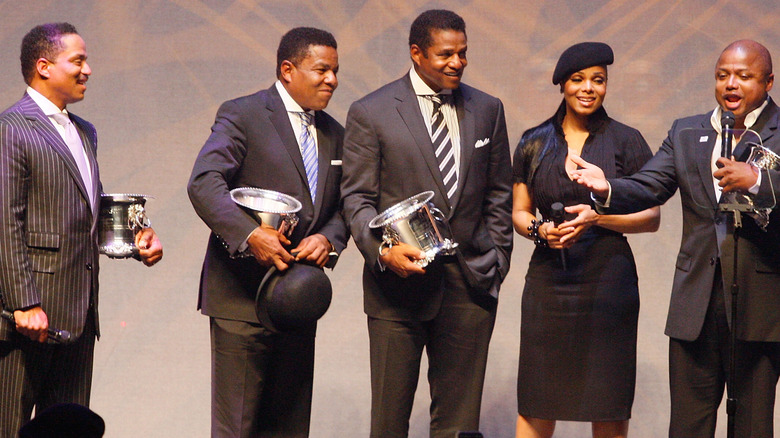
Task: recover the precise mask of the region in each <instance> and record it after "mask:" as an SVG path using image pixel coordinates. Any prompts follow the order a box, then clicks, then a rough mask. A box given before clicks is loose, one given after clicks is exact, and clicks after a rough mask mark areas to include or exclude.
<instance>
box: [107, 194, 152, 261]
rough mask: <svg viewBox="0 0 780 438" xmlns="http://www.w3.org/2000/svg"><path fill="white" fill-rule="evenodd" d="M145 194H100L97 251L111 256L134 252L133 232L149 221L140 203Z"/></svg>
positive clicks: (128, 255) (115, 257)
mask: <svg viewBox="0 0 780 438" xmlns="http://www.w3.org/2000/svg"><path fill="white" fill-rule="evenodd" d="M147 198H151V196H147V195H138V194H128V193H105V194H102V195H101V196H100V213H99V216H98V242H99V249H100V253H101V254H105V255H107V256H108V257H110V258H112V259H126V258H129V257H137V256H138V248H137V247H136V246H135V236H136V234H138V232H139V231H141V230H142V229H144V228H148V227H150V226H151V225H152V222H151V221H150V220H149V218H148V217H147V216H146V210H145V209H144V205H145V204H146V199H147Z"/></svg>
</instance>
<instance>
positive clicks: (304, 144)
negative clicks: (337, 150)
mask: <svg viewBox="0 0 780 438" xmlns="http://www.w3.org/2000/svg"><path fill="white" fill-rule="evenodd" d="M298 115H299V116H300V117H301V155H302V156H303V167H304V168H305V169H306V179H307V180H308V181H309V192H310V193H311V203H312V204H314V200H315V197H316V194H317V145H316V144H315V143H314V138H313V137H312V136H311V135H310V134H309V125H311V124H312V122H313V121H314V120H313V118H314V116H313V115H312V114H309V113H307V112H299V113H298Z"/></svg>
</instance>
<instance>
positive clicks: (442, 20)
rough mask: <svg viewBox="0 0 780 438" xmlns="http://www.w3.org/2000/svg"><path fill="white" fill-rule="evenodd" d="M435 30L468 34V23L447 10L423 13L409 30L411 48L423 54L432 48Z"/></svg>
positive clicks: (433, 10) (431, 10)
mask: <svg viewBox="0 0 780 438" xmlns="http://www.w3.org/2000/svg"><path fill="white" fill-rule="evenodd" d="M434 30H454V31H457V32H463V34H464V35H465V34H466V22H465V21H463V18H461V16H460V15H458V14H456V13H454V12H452V11H448V10H446V9H430V10H428V11H425V12H423V13H422V14H420V15H419V16H417V18H415V20H414V22H413V23H412V28H411V29H410V30H409V47H412V44H414V45H416V46H417V47H419V48H420V49H421V50H422V51H423V53H425V51H426V50H427V49H428V47H430V46H431V44H432V43H433V39H432V38H431V33H432V32H433V31H434Z"/></svg>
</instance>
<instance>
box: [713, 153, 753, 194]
mask: <svg viewBox="0 0 780 438" xmlns="http://www.w3.org/2000/svg"><path fill="white" fill-rule="evenodd" d="M715 165H716V166H718V170H716V171H715V172H713V174H712V176H714V177H715V178H716V179H717V180H719V182H718V185H719V186H721V187H722V188H723V192H724V193H727V192H742V193H748V190H750V188H751V187H753V186H754V185H756V181H758V169H756V168H754V167H753V166H751V165H750V164H748V163H743V162H741V161H734V160H729V159H727V158H723V157H720V158H718V161H716V162H715Z"/></svg>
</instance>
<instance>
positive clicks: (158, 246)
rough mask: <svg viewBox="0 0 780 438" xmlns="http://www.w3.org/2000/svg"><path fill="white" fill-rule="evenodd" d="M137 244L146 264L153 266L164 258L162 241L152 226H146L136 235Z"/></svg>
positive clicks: (142, 259) (139, 253)
mask: <svg viewBox="0 0 780 438" xmlns="http://www.w3.org/2000/svg"><path fill="white" fill-rule="evenodd" d="M135 246H136V247H137V248H138V255H139V256H140V257H141V261H142V262H144V264H145V265H146V266H152V265H154V264H155V263H157V262H159V261H160V259H162V256H163V247H162V243H160V239H158V238H157V233H155V232H154V230H153V229H152V228H144V229H142V230H141V231H140V232H138V233H137V234H136V235H135Z"/></svg>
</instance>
